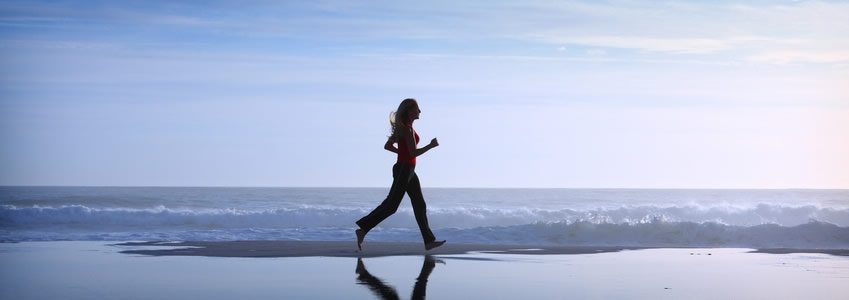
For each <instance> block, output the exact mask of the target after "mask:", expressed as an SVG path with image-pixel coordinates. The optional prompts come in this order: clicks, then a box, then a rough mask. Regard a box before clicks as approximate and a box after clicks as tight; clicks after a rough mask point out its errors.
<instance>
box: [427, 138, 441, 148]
mask: <svg viewBox="0 0 849 300" xmlns="http://www.w3.org/2000/svg"><path fill="white" fill-rule="evenodd" d="M428 146H430V147H431V148H435V147H436V146H439V141H438V140H436V138H433V139H432V140H430V144H429V145H428Z"/></svg>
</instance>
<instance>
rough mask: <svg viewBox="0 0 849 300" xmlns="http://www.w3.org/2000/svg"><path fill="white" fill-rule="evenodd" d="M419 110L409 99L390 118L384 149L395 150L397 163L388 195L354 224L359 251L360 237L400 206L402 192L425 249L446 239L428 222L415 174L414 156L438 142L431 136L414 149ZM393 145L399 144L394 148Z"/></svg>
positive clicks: (360, 246)
mask: <svg viewBox="0 0 849 300" xmlns="http://www.w3.org/2000/svg"><path fill="white" fill-rule="evenodd" d="M421 112H422V111H421V110H420V109H419V104H418V102H416V99H412V98H408V99H404V101H401V104H400V105H398V110H397V111H395V112H394V113H393V114H392V115H391V117H390V120H389V123H390V124H391V125H392V135H391V136H389V140H387V141H386V144H385V145H384V146H383V148H384V149H386V150H389V151H391V152H395V153H398V162H397V163H395V165H394V166H393V167H392V177H393V178H394V179H393V181H392V187H391V188H390V189H389V195H387V196H386V199H385V200H383V203H381V204H380V205H379V206H378V207H377V208H375V209H374V210H373V211H372V212H371V213H369V214H368V215H367V216H365V217H363V218H362V219H360V220H359V221H357V225H359V226H360V229H357V231H356V234H357V247H359V249H360V250H362V249H363V239H365V237H366V234H367V233H368V232H369V230H371V229H372V228H374V227H375V226H377V224H379V223H380V222H381V221H383V220H384V219H386V218H387V217H389V216H390V215H392V214H393V213H395V211H396V210H398V206H399V205H401V200H402V199H403V198H404V193H406V194H407V195H409V196H410V201H411V202H412V204H413V213H414V214H415V215H416V222H417V223H418V224H419V230H421V232H422V238H423V239H424V243H425V249H427V250H430V249H433V248H436V247H439V246H442V244H444V243H445V241H437V240H436V237H434V236H433V232H431V231H430V227H429V226H428V224H427V213H426V205H425V201H424V196H422V187H421V183H419V176H417V175H416V157H417V156H419V155H422V154H424V153H425V152H427V151H428V150H430V149H433V148H434V147H436V146H439V141H437V140H436V138H434V139H433V140H431V141H430V144H428V145H427V146H424V147H422V148H416V144H418V143H419V135H418V133H416V131H415V130H414V129H413V121H415V120H417V119H418V118H419V114H420V113H421ZM395 144H397V145H398V146H397V147H396V146H395Z"/></svg>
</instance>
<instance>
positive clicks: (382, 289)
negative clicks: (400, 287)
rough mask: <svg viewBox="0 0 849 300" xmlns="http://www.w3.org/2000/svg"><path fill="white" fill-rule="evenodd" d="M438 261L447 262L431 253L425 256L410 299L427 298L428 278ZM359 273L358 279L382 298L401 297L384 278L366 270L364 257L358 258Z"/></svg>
mask: <svg viewBox="0 0 849 300" xmlns="http://www.w3.org/2000/svg"><path fill="white" fill-rule="evenodd" d="M436 262H440V263H443V264H444V263H445V262H443V261H441V260H436V259H434V258H433V257H431V256H430V255H427V256H425V260H424V263H422V270H421V271H420V272H419V277H418V278H416V285H414V286H413V295H412V297H411V298H410V299H414V300H423V299H425V296H426V295H427V279H428V277H430V273H431V272H433V268H434V267H436ZM357 275H359V276H357V280H358V281H359V282H360V284H364V285H366V286H368V288H369V289H370V290H372V292H374V293H375V295H377V296H379V297H380V298H381V299H384V300H394V299H399V298H398V292H396V291H395V289H394V288H392V287H391V286H388V285H386V283H383V280H380V278H377V277H375V276H374V275H371V273H369V272H368V270H366V266H365V264H363V259H362V258H359V259H357Z"/></svg>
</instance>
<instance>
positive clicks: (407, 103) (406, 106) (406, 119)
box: [389, 98, 422, 136]
mask: <svg viewBox="0 0 849 300" xmlns="http://www.w3.org/2000/svg"><path fill="white" fill-rule="evenodd" d="M421 112H422V111H421V110H419V103H418V102H417V101H416V99H413V98H407V99H404V101H401V104H399V105H398V110H396V111H394V112H392V113H391V114H390V115H389V123H390V124H391V125H392V135H393V136H394V135H395V128H396V126H397V124H398V122H400V123H401V124H402V125H405V126H410V124H412V123H413V120H417V119H418V118H419V113H421Z"/></svg>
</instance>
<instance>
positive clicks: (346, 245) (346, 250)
mask: <svg viewBox="0 0 849 300" xmlns="http://www.w3.org/2000/svg"><path fill="white" fill-rule="evenodd" d="M116 245H118V246H132V247H139V248H141V249H133V250H125V251H121V253H124V254H139V255H149V256H206V257H384V256H407V255H456V254H467V253H472V252H480V253H494V254H533V255H558V254H595V253H609V252H619V251H623V250H640V249H653V248H662V247H585V246H551V245H545V246H534V245H490V244H452V243H450V242H449V243H447V244H445V245H444V246H442V247H439V248H436V249H433V250H430V251H426V250H425V249H424V246H423V245H422V244H420V243H403V242H367V243H366V244H364V246H363V251H362V252H360V251H358V250H357V247H356V243H355V242H353V241H351V242H346V241H211V242H207V241H181V242H160V241H150V242H126V243H119V244H116ZM146 246H150V247H157V248H155V249H143V248H144V247H146ZM163 246H167V247H168V248H167V249H162V248H161V247H163ZM750 252H752V253H769V254H790V253H822V254H830V255H839V256H849V249H787V248H771V249H756V250H753V251H750Z"/></svg>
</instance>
